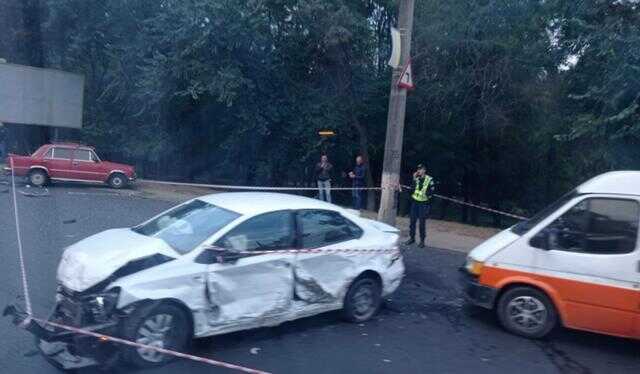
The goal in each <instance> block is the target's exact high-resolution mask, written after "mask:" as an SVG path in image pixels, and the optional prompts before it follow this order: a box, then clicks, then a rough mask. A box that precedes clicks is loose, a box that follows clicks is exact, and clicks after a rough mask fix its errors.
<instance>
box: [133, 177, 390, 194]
mask: <svg viewBox="0 0 640 374" xmlns="http://www.w3.org/2000/svg"><path fill="white" fill-rule="evenodd" d="M140 181H141V182H146V183H153V184H164V185H168V186H186V187H205V188H212V189H218V190H240V191H318V190H320V188H318V187H272V186H235V185H227V184H203V183H184V182H167V181H157V180H149V179H140ZM329 190H331V191H353V190H364V191H367V190H373V191H380V190H382V187H330V188H329Z"/></svg>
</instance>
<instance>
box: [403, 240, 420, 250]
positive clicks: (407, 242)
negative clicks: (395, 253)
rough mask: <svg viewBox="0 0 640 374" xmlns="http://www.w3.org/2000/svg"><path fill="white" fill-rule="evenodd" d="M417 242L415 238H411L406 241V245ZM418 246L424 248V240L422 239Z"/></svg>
mask: <svg viewBox="0 0 640 374" xmlns="http://www.w3.org/2000/svg"><path fill="white" fill-rule="evenodd" d="M415 242H416V240H415V239H414V238H410V239H409V240H407V241H406V242H404V245H411V244H413V243H415ZM418 248H424V240H420V244H418Z"/></svg>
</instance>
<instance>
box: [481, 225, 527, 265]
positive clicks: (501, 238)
mask: <svg viewBox="0 0 640 374" xmlns="http://www.w3.org/2000/svg"><path fill="white" fill-rule="evenodd" d="M518 238H520V236H519V235H517V234H515V233H514V232H513V231H511V229H506V230H503V231H501V232H499V233H497V234H495V235H494V236H492V237H490V238H489V239H487V240H486V241H484V242H482V244H480V245H479V246H477V247H475V248H474V249H473V250H471V252H469V257H471V258H473V259H474V260H476V261H481V262H484V261H487V259H488V258H489V257H491V256H493V255H494V254H495V253H496V252H498V251H499V250H501V249H502V248H504V247H506V246H508V245H509V244H511V243H513V242H514V241H516V240H518Z"/></svg>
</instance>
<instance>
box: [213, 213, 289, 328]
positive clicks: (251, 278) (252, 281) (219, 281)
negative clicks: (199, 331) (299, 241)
mask: <svg viewBox="0 0 640 374" xmlns="http://www.w3.org/2000/svg"><path fill="white" fill-rule="evenodd" d="M294 242H295V228H294V220H293V214H292V213H291V211H277V212H270V213H265V214H261V215H258V216H255V217H252V218H250V219H248V220H246V221H244V222H242V223H240V224H239V225H238V226H237V227H235V228H233V229H232V230H231V231H229V232H228V233H227V234H225V235H224V236H223V237H222V238H220V239H219V240H218V241H217V242H216V244H215V246H216V247H218V248H221V249H223V252H222V253H223V254H221V255H219V256H218V257H219V261H218V263H215V264H212V265H211V266H210V270H209V272H208V280H207V286H208V295H209V298H210V300H211V302H212V304H213V305H214V306H215V307H217V309H218V311H219V312H218V313H217V315H216V317H215V320H214V321H211V324H212V325H218V324H224V325H226V324H232V325H236V324H237V325H242V324H246V323H257V322H258V321H260V319H261V318H269V317H274V316H278V315H282V314H285V313H286V312H288V311H289V309H290V307H291V303H292V301H293V266H292V265H293V260H294V257H295V254H294V253H269V252H271V251H277V250H281V249H290V248H292V246H293V244H294Z"/></svg>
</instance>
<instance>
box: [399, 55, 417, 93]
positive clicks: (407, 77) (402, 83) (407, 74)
mask: <svg viewBox="0 0 640 374" xmlns="http://www.w3.org/2000/svg"><path fill="white" fill-rule="evenodd" d="M398 87H402V88H406V89H407V90H413V89H414V88H415V86H414V85H413V74H412V73H411V60H409V61H407V65H406V66H405V67H404V69H403V70H402V75H400V79H399V80H398Z"/></svg>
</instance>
